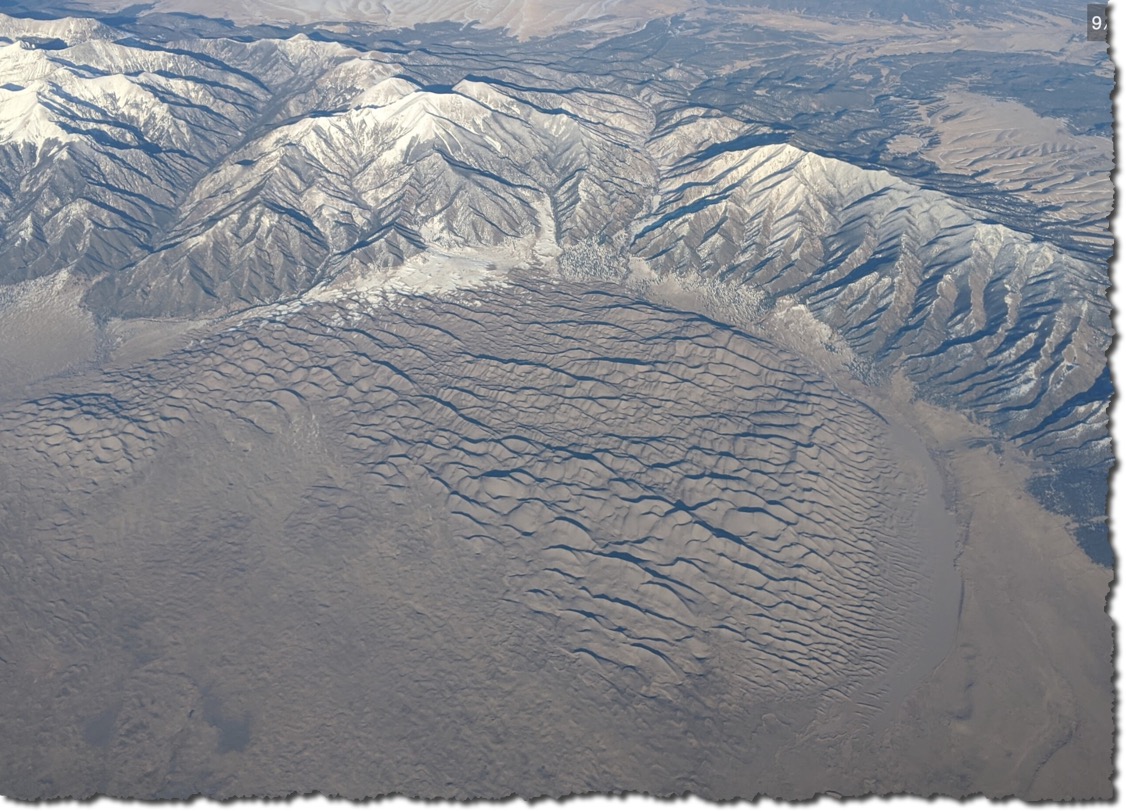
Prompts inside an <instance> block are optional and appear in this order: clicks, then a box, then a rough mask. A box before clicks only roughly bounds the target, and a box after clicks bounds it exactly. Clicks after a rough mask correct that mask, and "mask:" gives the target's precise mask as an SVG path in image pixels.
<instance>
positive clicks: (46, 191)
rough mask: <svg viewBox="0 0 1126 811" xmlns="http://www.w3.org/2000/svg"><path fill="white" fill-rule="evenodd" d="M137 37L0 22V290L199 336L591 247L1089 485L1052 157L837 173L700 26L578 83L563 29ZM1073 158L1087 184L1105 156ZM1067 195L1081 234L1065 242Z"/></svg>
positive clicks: (1102, 398) (1093, 393) (1076, 306)
mask: <svg viewBox="0 0 1126 811" xmlns="http://www.w3.org/2000/svg"><path fill="white" fill-rule="evenodd" d="M144 19H145V18H143V17H142V18H140V20H141V22H138V21H137V20H132V21H131V22H130V21H129V20H126V21H125V22H120V21H118V22H114V20H113V19H112V18H105V19H103V20H100V21H99V20H96V19H92V18H75V17H66V18H61V19H54V20H37V19H32V18H29V17H4V18H2V22H0V42H2V43H5V44H3V45H2V46H0V167H2V168H3V178H4V182H3V185H2V186H0V254H2V255H3V256H4V257H5V262H4V263H3V266H2V267H0V280H2V281H3V282H5V283H9V284H10V283H16V282H22V281H25V280H29V279H36V278H40V277H44V276H51V275H53V274H59V273H67V274H70V275H71V276H73V277H75V278H79V279H83V280H85V282H84V284H85V285H86V286H87V288H88V289H87V292H86V295H85V305H86V306H87V307H88V308H89V309H90V310H92V311H93V312H94V313H96V314H97V315H98V316H99V317H103V318H106V317H109V318H134V317H201V316H208V317H214V316H217V315H221V314H223V313H227V312H231V311H234V310H238V309H242V308H246V307H255V306H262V305H270V304H275V303H278V302H282V301H289V300H293V299H300V298H301V297H302V296H306V295H308V294H310V291H312V290H314V289H318V290H323V289H325V288H326V287H329V288H331V287H332V286H333V285H334V284H338V283H342V282H343V281H345V280H351V282H350V283H355V282H356V280H357V279H363V278H368V277H371V276H372V274H376V275H379V274H383V277H387V275H388V274H391V275H392V276H394V275H395V273H396V271H395V269H396V268H400V267H402V266H403V263H405V262H408V261H410V260H412V258H413V257H419V258H421V257H426V256H435V257H438V256H447V257H448V256H451V255H453V254H457V255H460V256H462V257H463V258H464V257H467V256H469V255H470V254H472V253H473V252H483V253H482V255H484V253H487V254H488V258H487V262H488V263H490V264H491V265H492V266H494V267H495V266H497V265H498V263H499V265H500V266H502V267H517V266H520V265H524V266H534V267H544V266H546V265H550V264H551V263H552V262H554V261H556V259H557V257H559V256H560V254H561V253H567V252H568V251H570V253H569V254H568V255H569V256H571V257H572V264H574V261H573V258H574V257H575V256H580V255H585V254H582V253H581V251H580V252H579V253H576V250H578V249H579V248H582V247H583V246H591V245H593V246H597V253H598V255H599V257H601V258H600V259H599V262H602V263H605V262H610V263H611V264H616V265H618V266H621V267H625V266H626V265H627V264H628V263H629V262H630V260H631V259H632V260H634V261H637V260H642V261H644V262H645V263H647V265H648V267H649V269H650V270H651V271H652V272H654V273H656V274H658V275H672V276H676V277H681V278H687V277H703V278H706V279H708V280H709V282H715V283H722V284H723V285H727V286H728V287H729V288H730V289H731V290H733V291H735V290H738V291H741V292H742V294H747V293H748V291H750V292H752V293H753V295H755V296H760V295H761V296H762V298H763V300H764V301H765V302H766V306H767V307H768V308H775V309H780V311H786V312H789V313H790V316H789V321H791V322H793V321H794V318H795V316H794V315H793V314H794V313H800V314H802V315H801V320H802V321H803V323H806V322H808V323H807V326H808V324H813V325H814V327H811V328H815V331H816V330H828V333H827V334H831V336H832V338H831V339H830V340H831V341H837V342H839V345H840V347H841V348H847V351H848V352H849V353H850V360H849V363H850V364H851V366H852V368H854V369H856V370H861V371H862V372H863V374H864V375H867V376H869V377H873V378H886V377H888V376H890V375H893V374H895V373H902V374H904V375H906V376H907V377H908V378H910V379H911V380H913V381H914V382H915V383H916V384H918V386H919V387H920V390H921V391H922V392H924V393H925V394H926V395H927V396H928V397H930V398H932V399H934V400H935V401H936V402H940V403H944V404H948V405H954V406H956V407H958V408H960V409H962V410H964V411H965V412H967V413H968V414H970V415H972V416H973V417H974V418H975V419H979V420H983V421H985V422H986V423H988V424H990V425H992V426H993V427H994V428H995V429H996V430H997V431H999V432H1000V434H1001V435H1002V436H1006V437H1010V438H1013V439H1015V440H1016V441H1017V442H1018V443H1019V444H1021V446H1022V447H1025V448H1027V449H1028V450H1029V452H1031V453H1033V454H1034V455H1036V456H1037V457H1038V458H1042V459H1046V460H1053V464H1056V463H1057V461H1058V463H1059V464H1062V465H1064V466H1065V467H1069V468H1070V467H1080V468H1087V467H1091V466H1092V465H1093V466H1094V467H1095V468H1096V469H1101V468H1105V465H1106V463H1107V461H1108V460H1109V448H1108V439H1107V436H1106V429H1105V414H1104V412H1105V408H1106V404H1107V400H1108V397H1109V385H1108V382H1107V380H1106V379H1105V376H1104V375H1100V370H1101V369H1102V366H1103V365H1102V363H1101V357H1102V354H1103V352H1104V351H1105V349H1106V346H1107V344H1108V342H1109V337H1110V326H1109V320H1108V305H1107V302H1106V300H1105V297H1104V290H1105V287H1106V269H1105V266H1104V258H1105V254H1104V253H1103V248H1101V247H1099V246H1100V245H1105V232H1103V231H1101V230H1100V229H1101V228H1102V227H1103V226H1101V225H1100V223H1099V221H1098V220H1090V219H1089V217H1090V213H1089V212H1090V211H1092V210H1095V211H1097V210H1098V207H1099V205H1102V206H1103V207H1104V209H1105V208H1106V207H1107V206H1108V198H1107V193H1108V185H1107V184H1106V183H1094V182H1092V180H1091V179H1090V177H1089V176H1088V175H1086V174H1082V173H1079V172H1078V171H1076V173H1075V175H1074V182H1073V183H1071V184H1070V185H1069V184H1068V183H1067V182H1065V181H1061V180H1060V179H1059V177H1058V172H1059V166H1058V164H1057V162H1049V163H1051V167H1050V171H1052V172H1054V173H1056V174H1052V175H1051V176H1050V177H1051V180H1050V181H1049V180H1045V181H1044V184H1046V185H1043V184H1042V185H1041V186H1033V187H1029V188H1030V189H1032V190H1031V191H1029V192H1028V193H1027V194H1025V193H1024V192H1022V189H1023V188H1024V187H1014V186H1013V181H1012V180H1011V179H1009V178H1007V177H1006V178H1004V179H1003V182H1002V181H998V182H997V183H995V184H993V185H990V184H989V182H988V178H986V182H985V183H984V184H983V182H982V181H980V180H978V179H977V177H976V176H975V175H976V174H977V172H976V169H975V167H976V166H977V165H978V164H979V163H980V161H981V160H982V155H983V154H985V155H988V154H990V153H989V147H988V143H987V142H982V143H979V145H978V146H977V147H975V148H974V149H973V150H970V152H969V153H968V154H970V158H968V160H970V161H971V163H970V164H969V165H968V166H967V167H966V169H965V172H966V174H965V175H964V176H963V175H959V174H958V171H960V170H959V168H958V165H957V160H958V158H957V156H954V157H950V156H945V157H944V158H943V161H944V162H943V165H942V167H941V169H939V168H938V167H935V168H934V170H933V171H932V172H931V173H930V174H929V175H928V174H925V173H921V172H920V169H919V166H918V159H917V158H915V159H912V160H914V163H912V162H911V161H908V162H907V163H904V162H903V154H904V151H905V150H906V151H907V152H910V146H909V144H908V145H907V146H904V144H907V142H908V141H909V140H910V138H912V137H916V136H914V135H912V134H911V133H913V132H917V133H919V137H918V138H917V141H918V143H919V144H923V143H926V142H927V140H928V138H929V140H930V141H933V142H934V143H939V142H941V140H942V137H943V135H944V133H945V130H944V131H941V132H939V131H936V134H934V135H931V136H928V135H927V133H926V131H925V129H924V127H925V126H932V125H935V121H936V120H938V119H935V118H934V116H933V115H931V116H930V117H928V115H930V113H928V115H921V117H920V118H919V119H918V120H917V121H916V122H915V124H913V125H912V127H913V129H911V128H909V129H908V130H907V131H906V132H900V133H899V134H898V135H895V136H894V137H893V136H892V135H887V136H884V137H883V142H884V143H889V144H893V145H894V149H893V150H892V151H893V152H894V153H895V154H891V153H889V156H888V159H887V161H886V165H884V166H881V165H876V164H874V163H873V158H872V156H871V155H863V156H860V155H858V156H857V157H856V158H853V159H850V158H849V157H848V155H847V154H844V153H846V152H847V149H845V148H844V147H843V146H842V145H841V144H838V145H837V146H836V147H833V146H832V145H829V144H827V143H826V140H825V139H826V138H827V137H828V136H829V135H830V134H831V133H830V131H821V130H819V127H821V125H820V124H817V125H814V124H813V123H811V124H810V126H809V127H808V128H807V129H802V128H800V127H796V126H795V125H794V124H793V122H792V121H787V120H786V119H785V110H775V111H774V113H773V115H774V116H775V117H774V119H773V120H762V118H761V116H763V115H765V114H770V108H769V106H766V107H764V106H763V105H762V104H760V102H759V100H760V99H763V100H765V99H768V98H769V96H770V95H771V94H772V92H773V91H770V90H769V87H767V89H766V90H764V89H763V86H762V81H763V80H762V78H760V79H758V80H757V83H756V85H755V87H754V88H753V89H750V90H747V91H744V90H743V88H744V87H745V85H744V84H740V82H739V81H733V80H729V81H728V86H729V88H730V89H729V90H728V91H727V92H728V95H727V96H722V97H720V96H717V93H719V90H718V89H717V87H716V84H715V79H714V78H713V77H710V76H708V75H707V74H706V67H707V61H708V57H705V56H698V57H695V58H692V57H690V56H689V54H688V51H690V50H691V48H692V47H697V46H696V45H694V43H698V42H706V41H707V40H708V38H709V37H713V38H714V37H715V36H716V34H715V32H714V31H712V30H711V29H709V28H708V27H707V25H706V24H703V23H701V24H697V25H695V27H694V28H691V29H685V30H683V31H678V30H676V29H675V28H668V27H667V26H666V27H664V28H659V29H654V28H653V26H649V27H647V28H646V29H645V30H644V31H643V32H641V33H639V34H628V35H625V36H622V37H618V38H616V39H614V41H613V44H614V49H615V50H614V55H613V56H609V57H606V61H600V60H601V58H600V57H599V53H601V52H603V51H607V49H608V46H607V45H605V44H603V43H601V42H600V41H599V40H598V39H597V38H595V39H592V40H589V41H587V42H586V43H585V45H584V46H583V48H574V47H573V45H574V42H573V37H574V36H575V35H573V34H572V35H570V37H571V39H568V37H561V38H559V39H558V41H556V40H551V39H548V40H540V41H537V44H535V45H532V44H528V45H520V44H519V43H515V42H514V41H508V40H501V41H499V44H498V43H494V45H493V50H494V51H498V54H499V55H498V56H496V57H494V58H491V60H490V59H486V58H484V57H483V56H482V53H481V52H474V51H473V48H471V47H470V46H469V45H468V44H467V43H466V42H461V43H460V44H454V45H452V46H438V45H432V44H428V42H427V41H426V40H425V38H423V39H416V41H414V43H413V44H411V43H406V42H404V41H402V40H400V39H395V38H394V37H390V38H389V37H386V36H384V35H382V34H379V33H378V29H363V28H362V26H357V25H353V26H352V27H351V28H350V29H349V34H348V35H347V36H344V35H341V34H333V33H332V32H327V33H326V32H325V31H322V30H319V29H315V27H314V28H308V27H307V28H303V29H292V30H288V31H287V30H284V29H280V30H279V29H270V34H269V35H268V36H265V35H264V36H234V35H231V34H227V35H215V34H214V33H210V32H209V33H208V34H207V35H206V36H204V35H198V36H196V37H194V38H193V37H191V36H190V35H187V36H183V37H182V38H181V39H179V40H176V41H169V40H168V37H167V36H166V34H165V33H162V32H165V31H166V28H154V27H153V24H151V23H150V24H143V20H144ZM146 25H147V26H148V27H146ZM115 26H119V27H115ZM682 26H683V24H682ZM188 30H189V32H190V26H189V29H188ZM662 32H663V33H662ZM464 36H468V37H470V38H471V39H472V38H473V37H478V38H480V37H481V36H483V35H478V34H465V35H464ZM365 38H366V39H365ZM783 39H784V38H783ZM655 42H661V43H663V44H662V45H661V47H662V48H663V49H664V50H665V51H666V52H667V53H668V56H665V57H662V56H654V55H653V47H654V43H655ZM485 45H487V43H486V44H485ZM482 47H484V46H482ZM774 47H775V48H777V47H778V46H774ZM631 48H633V49H636V48H642V50H643V52H642V53H641V54H639V56H638V60H637V61H635V62H630V61H629V60H628V59H626V58H625V57H624V56H623V54H625V55H628V54H629V53H631ZM568 49H571V50H568ZM717 49H718V48H717ZM486 63H488V64H486ZM791 63H792V62H791ZM791 63H785V64H791ZM490 65H491V67H490ZM658 67H659V68H660V69H659V70H658V69H657V68H658ZM794 70H796V69H794ZM794 70H792V69H789V68H786V69H783V70H782V71H781V73H782V74H783V75H782V76H781V77H780V78H779V80H778V86H777V92H779V93H786V92H790V88H791V87H792V82H793V80H792V79H789V78H787V77H786V75H785V74H786V73H787V72H790V73H792V72H794ZM910 91H911V87H907V88H906V89H905V90H904V91H903V92H904V94H905V95H910ZM742 92H748V93H749V95H748V96H747V97H742V96H740V95H739V94H740V93H742ZM764 93H766V95H763V94H764ZM807 95H808V94H807ZM813 98H823V99H824V100H825V101H824V103H825V104H829V105H831V104H833V103H834V102H833V99H834V96H833V91H830V90H825V91H824V92H823V93H822V94H821V95H820V96H818V95H814V96H813ZM854 101H855V99H854V98H852V97H847V102H848V103H852V102H854ZM775 106H776V107H777V105H775ZM1018 106H1019V105H1018ZM933 107H934V105H933V104H932V105H931V107H930V108H927V109H928V110H929V111H931V112H933ZM752 114H753V115H754V116H757V117H758V120H753V119H752V118H751V117H750V116H751V115H752ZM794 114H795V115H797V116H799V117H800V116H803V115H804V116H808V115H811V113H808V112H803V111H794ZM853 115H855V113H854V111H853V110H852V109H851V108H848V107H842V109H841V111H840V112H839V114H837V115H836V116H835V117H833V116H831V118H833V120H834V122H835V123H834V124H833V125H832V126H836V127H839V126H840V121H841V117H842V116H844V117H846V118H847V117H848V116H853ZM1027 115H1028V116H1031V117H1032V118H1035V117H1036V114H1034V113H1032V112H1028V113H1027ZM954 118H957V116H954ZM939 119H941V116H940V117H939ZM941 120H944V119H941ZM1045 120H1047V119H1045ZM811 121H812V120H811ZM892 123H894V122H892ZM889 126H891V124H889ZM1061 126H1062V125H1061ZM822 129H823V128H822ZM1060 131H1062V130H1060V127H1059V126H1057V127H1056V129H1055V130H1052V132H1056V133H1057V135H1058V133H1059V132H1060ZM819 133H820V134H819ZM1065 135H1066V132H1065ZM856 137H859V136H855V135H849V136H847V137H845V138H842V139H841V141H842V143H843V142H844V141H845V140H847V138H853V139H855V138H856ZM966 137H967V136H966V134H965V133H964V132H961V131H959V133H958V138H960V139H961V140H960V141H958V143H960V144H961V143H963V142H964V141H965V139H966ZM1059 137H1063V136H1059ZM1075 138H1076V139H1077V140H1076V143H1079V142H1080V141H1082V143H1083V145H1084V147H1083V148H1085V149H1087V152H1080V153H1076V154H1078V155H1088V157H1089V158H1090V150H1091V147H1090V142H1091V141H1092V139H1095V140H1097V137H1096V136H1091V135H1083V136H1078V135H1077V136H1075ZM1084 139H1085V140H1084ZM1068 148H1070V147H1069V142H1068V141H1067V139H1066V138H1063V140H1062V141H1061V142H1060V143H1058V144H1054V145H1053V146H1052V147H1051V149H1052V150H1054V151H1055V152H1060V151H1061V150H1062V151H1066V150H1067V149H1068ZM1078 148H1079V147H1076V149H1078ZM998 149H1001V147H998ZM998 154H1001V153H998ZM944 155H945V153H944ZM897 156H898V157H897ZM1098 157H1099V156H1098V155H1096V156H1095V158H1090V159H1096V158H1098ZM1075 160H1079V158H1076V159H1075ZM1037 165H1040V164H1034V165H1033V167H1032V168H1031V169H1030V170H1029V174H1030V176H1034V175H1035V174H1036V172H1037V171H1038V170H1037V168H1036V166H1037ZM1046 177H1047V176H1046ZM1053 194H1054V195H1055V196H1054V197H1053ZM1022 195H1023V196H1022ZM1029 195H1032V197H1029ZM1039 198H1043V199H1042V202H1041V204H1040V206H1039V209H1030V208H1029V205H1028V202H1027V201H1028V200H1029V199H1039ZM1076 199H1081V200H1082V201H1083V211H1085V212H1087V213H1086V214H1084V215H1083V216H1084V217H1087V218H1088V219H1087V220H1085V221H1081V222H1080V221H1077V222H1076V223H1075V224H1073V225H1067V224H1066V219H1065V220H1061V219H1060V217H1066V216H1068V215H1067V212H1068V211H1069V209H1068V208H1067V205H1066V203H1067V202H1068V201H1075V200H1076ZM1100 200H1101V203H1100ZM1056 201H1058V204H1057V202H1056ZM1060 212H1063V213H1060ZM583 261H585V260H583ZM580 264H581V262H580ZM440 266H441V264H440V263H439V264H438V265H435V266H434V267H440ZM433 272H434V270H429V271H425V272H424V273H423V275H427V274H428V273H433ZM365 284H366V285H367V286H368V287H370V285H371V283H370V282H367V283H365ZM732 295H734V294H732ZM795 308H797V309H795ZM795 323H796V322H795ZM1098 475H1099V474H1096V475H1095V478H1094V479H1093V480H1092V481H1097V479H1098ZM1092 486H1095V487H1096V488H1097V485H1092ZM1095 501H1098V498H1097V497H1096V498H1095ZM1095 512H1098V510H1095Z"/></svg>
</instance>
